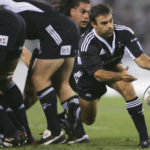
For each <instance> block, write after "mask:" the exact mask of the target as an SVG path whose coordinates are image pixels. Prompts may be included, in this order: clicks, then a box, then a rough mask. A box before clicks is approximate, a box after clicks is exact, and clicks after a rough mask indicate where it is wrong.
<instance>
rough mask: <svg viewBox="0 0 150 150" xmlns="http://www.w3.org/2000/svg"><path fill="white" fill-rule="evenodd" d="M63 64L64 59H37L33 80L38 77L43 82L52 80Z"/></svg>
mask: <svg viewBox="0 0 150 150" xmlns="http://www.w3.org/2000/svg"><path fill="white" fill-rule="evenodd" d="M63 63H64V59H36V60H35V62H34V64H33V67H32V78H34V77H36V76H38V77H40V78H41V80H44V79H46V80H48V79H49V80H50V79H51V77H52V75H53V74H54V73H55V72H56V71H57V70H58V69H59V68H60V66H61V65H62V64H63Z"/></svg>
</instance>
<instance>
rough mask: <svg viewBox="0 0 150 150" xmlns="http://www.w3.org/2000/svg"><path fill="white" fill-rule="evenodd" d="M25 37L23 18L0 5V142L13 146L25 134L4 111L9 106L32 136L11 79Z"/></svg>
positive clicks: (24, 138)
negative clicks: (1, 131) (1, 133)
mask: <svg viewBox="0 0 150 150" xmlns="http://www.w3.org/2000/svg"><path fill="white" fill-rule="evenodd" d="M25 38H26V28H25V23H24V20H23V18H22V17H21V16H20V15H17V14H15V13H13V12H11V11H9V10H6V9H5V8H3V7H2V6H0V57H1V59H0V125H1V127H2V128H3V134H4V138H2V141H1V146H4V147H12V146H20V145H22V144H25V143H26V137H25V136H24V135H23V134H22V133H21V132H20V131H19V130H18V129H17V128H16V126H15V125H14V123H13V122H12V120H10V118H9V116H8V114H7V113H6V111H7V108H9V109H12V110H13V111H14V114H15V116H16V118H17V120H19V123H20V124H21V125H22V126H24V127H25V129H26V131H27V133H28V136H31V131H30V129H29V125H28V121H27V117H26V112H25V106H24V103H23V98H22V94H21V92H20V90H19V88H18V87H17V85H16V84H15V82H14V81H13V80H12V77H13V73H14V70H15V68H16V66H17V64H18V60H19V57H20V54H21V51H22V46H23V44H24V41H25Z"/></svg>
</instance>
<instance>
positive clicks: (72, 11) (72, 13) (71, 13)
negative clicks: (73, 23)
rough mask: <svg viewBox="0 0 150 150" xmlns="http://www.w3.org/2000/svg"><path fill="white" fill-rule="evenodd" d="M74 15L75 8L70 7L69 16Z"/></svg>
mask: <svg viewBox="0 0 150 150" xmlns="http://www.w3.org/2000/svg"><path fill="white" fill-rule="evenodd" d="M74 15H75V9H74V8H71V9H70V16H74Z"/></svg>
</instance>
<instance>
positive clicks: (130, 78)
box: [121, 66, 137, 82]
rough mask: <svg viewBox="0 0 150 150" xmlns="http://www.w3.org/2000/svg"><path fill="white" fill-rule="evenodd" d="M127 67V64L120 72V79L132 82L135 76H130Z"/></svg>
mask: <svg viewBox="0 0 150 150" xmlns="http://www.w3.org/2000/svg"><path fill="white" fill-rule="evenodd" d="M128 69H129V67H128V66H127V67H126V68H125V69H124V70H123V71H122V72H121V79H122V80H123V81H126V82H132V81H135V80H137V78H136V77H134V76H132V75H131V74H129V73H128Z"/></svg>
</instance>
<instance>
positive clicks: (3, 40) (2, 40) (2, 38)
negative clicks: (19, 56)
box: [0, 35, 8, 46]
mask: <svg viewBox="0 0 150 150" xmlns="http://www.w3.org/2000/svg"><path fill="white" fill-rule="evenodd" d="M7 43H8V36H6V35H0V45H2V46H7Z"/></svg>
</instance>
